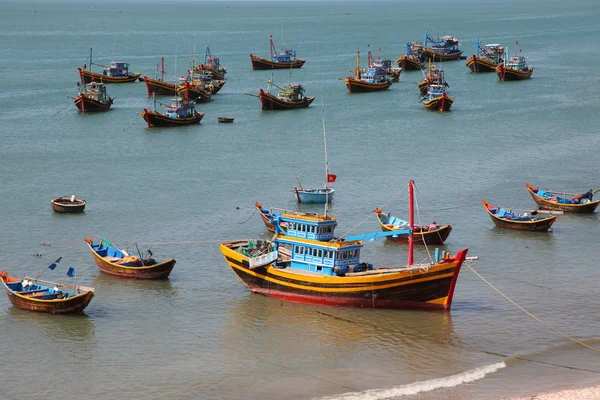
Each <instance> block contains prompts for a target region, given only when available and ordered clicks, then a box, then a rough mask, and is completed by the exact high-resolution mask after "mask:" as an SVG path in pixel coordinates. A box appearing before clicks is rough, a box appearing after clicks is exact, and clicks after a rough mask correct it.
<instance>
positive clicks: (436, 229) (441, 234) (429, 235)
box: [374, 208, 452, 244]
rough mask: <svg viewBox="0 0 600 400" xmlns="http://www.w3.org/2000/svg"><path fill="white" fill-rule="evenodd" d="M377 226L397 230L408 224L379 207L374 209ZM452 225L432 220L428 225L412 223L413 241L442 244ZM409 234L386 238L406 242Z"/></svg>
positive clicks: (406, 226)
mask: <svg viewBox="0 0 600 400" xmlns="http://www.w3.org/2000/svg"><path fill="white" fill-rule="evenodd" d="M374 212H375V214H376V215H377V220H378V221H379V226H380V227H381V230H382V231H383V232H390V231H397V230H401V229H407V228H408V227H409V225H410V223H409V221H404V220H402V219H400V218H396V217H394V216H393V215H391V214H390V213H387V214H384V213H383V211H382V210H381V209H380V208H376V209H375V211H374ZM451 231H452V227H451V226H450V225H449V224H446V225H438V224H436V223H435V221H434V222H432V223H431V224H429V225H414V228H413V231H412V232H413V241H414V243H415V244H443V243H444V241H445V240H446V239H448V236H449V235H450V232H451ZM409 238H410V234H398V235H393V236H388V237H387V239H388V240H391V241H394V242H402V243H408V240H409Z"/></svg>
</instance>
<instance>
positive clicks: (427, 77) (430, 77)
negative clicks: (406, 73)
mask: <svg viewBox="0 0 600 400" xmlns="http://www.w3.org/2000/svg"><path fill="white" fill-rule="evenodd" d="M427 70H428V72H427V74H425V73H423V81H421V82H420V83H418V84H417V86H418V87H419V93H421V96H425V95H427V92H428V91H429V85H441V86H444V87H446V88H447V87H449V86H450V85H448V83H447V82H446V75H445V74H444V70H443V69H442V68H438V67H436V66H435V64H431V63H430V64H429V67H428V68H427Z"/></svg>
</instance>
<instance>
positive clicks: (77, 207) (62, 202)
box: [50, 195, 86, 213]
mask: <svg viewBox="0 0 600 400" xmlns="http://www.w3.org/2000/svg"><path fill="white" fill-rule="evenodd" d="M50 204H51V205H52V210H53V211H55V212H57V213H80V212H83V210H84V209H85V205H86V202H85V200H81V199H76V198H75V195H71V196H62V197H57V198H55V199H52V202H51V203H50Z"/></svg>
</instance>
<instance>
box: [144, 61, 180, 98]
mask: <svg viewBox="0 0 600 400" xmlns="http://www.w3.org/2000/svg"><path fill="white" fill-rule="evenodd" d="M160 64H161V68H160V78H159V77H158V75H159V72H158V64H156V70H155V71H154V75H153V77H152V78H149V77H147V76H144V82H146V89H148V96H150V95H152V94H153V93H154V94H155V95H159V96H160V95H164V96H173V95H175V94H177V85H176V84H175V83H174V82H173V83H170V82H165V59H164V58H161V59H160Z"/></svg>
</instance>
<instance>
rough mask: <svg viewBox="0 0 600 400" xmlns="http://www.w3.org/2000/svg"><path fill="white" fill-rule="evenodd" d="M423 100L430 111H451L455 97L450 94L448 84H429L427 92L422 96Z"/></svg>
mask: <svg viewBox="0 0 600 400" xmlns="http://www.w3.org/2000/svg"><path fill="white" fill-rule="evenodd" d="M421 102H422V103H423V106H424V107H425V108H426V109H427V110H430V111H450V107H452V104H453V103H454V98H452V97H450V96H448V94H447V92H446V86H444V85H429V88H428V90H427V94H426V95H425V96H423V97H422V98H421Z"/></svg>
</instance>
